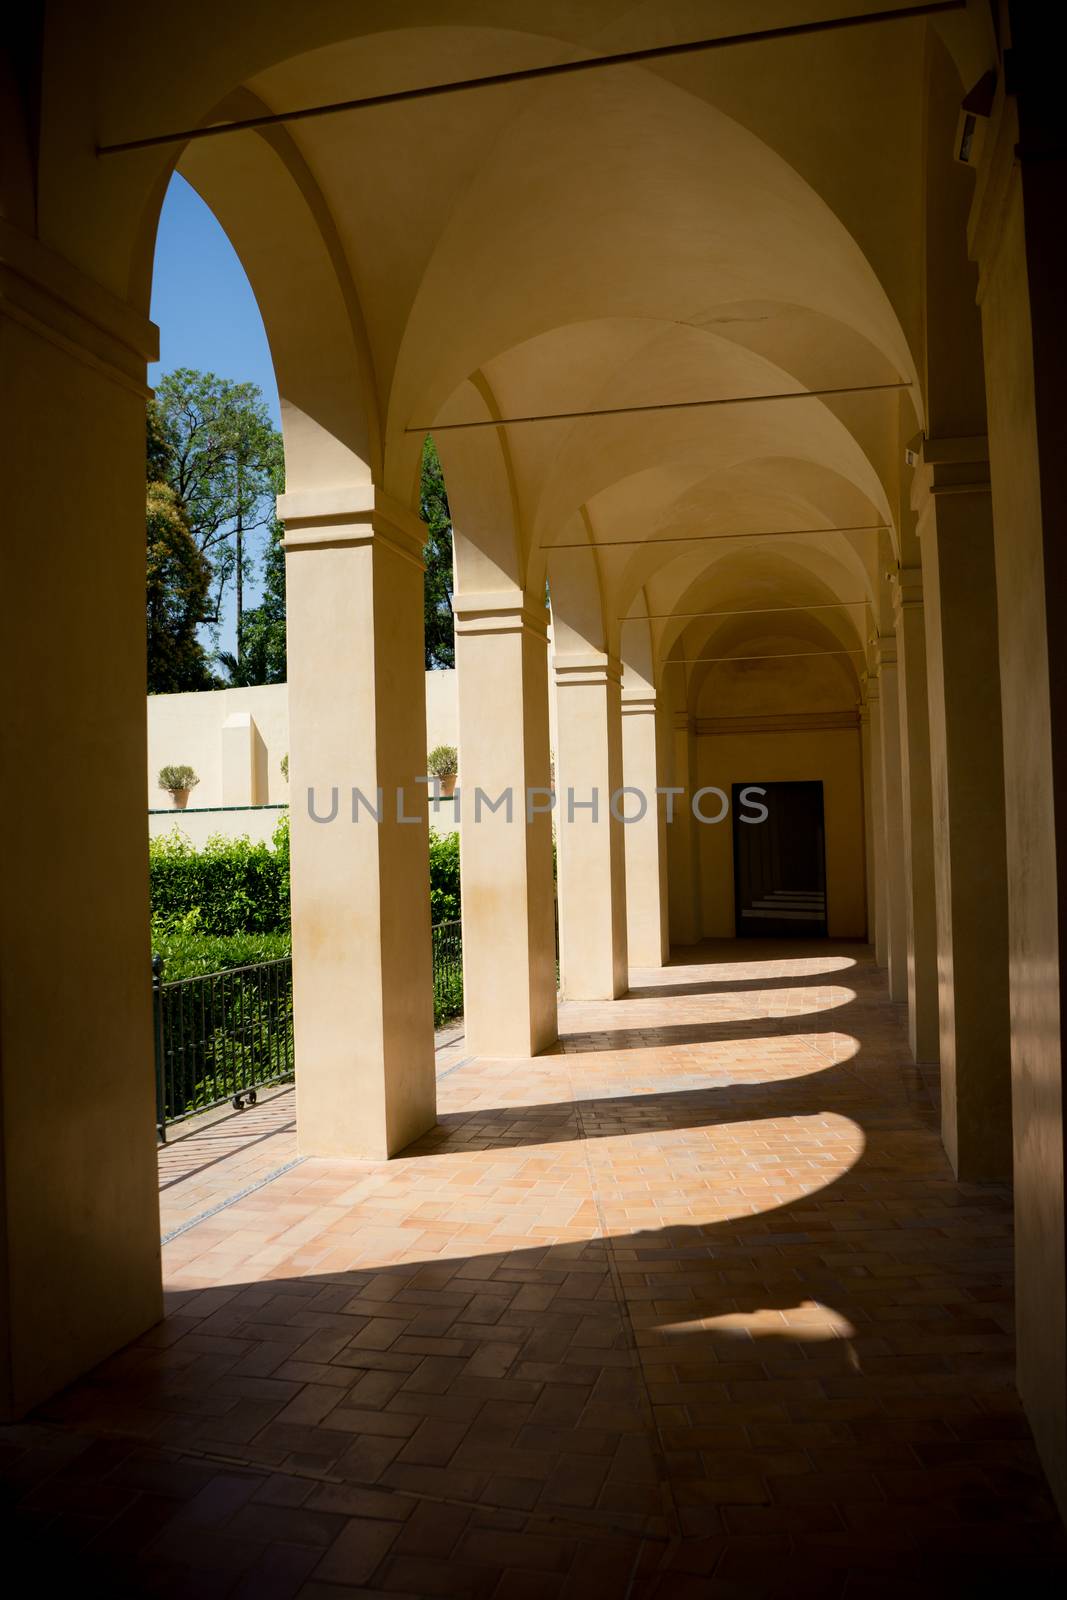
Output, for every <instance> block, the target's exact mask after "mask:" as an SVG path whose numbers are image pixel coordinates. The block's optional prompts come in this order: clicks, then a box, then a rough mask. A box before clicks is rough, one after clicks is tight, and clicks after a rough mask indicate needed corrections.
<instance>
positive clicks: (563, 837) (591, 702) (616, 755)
mask: <svg viewBox="0 0 1067 1600" xmlns="http://www.w3.org/2000/svg"><path fill="white" fill-rule="evenodd" d="M554 666H555V679H556V743H557V756H558V767H559V771H558V772H557V774H556V806H557V809H556V839H557V852H558V870H559V941H560V987H561V990H562V993H563V994H564V996H565V997H566V998H567V999H568V1000H614V999H617V997H618V996H619V995H621V994H625V993H626V989H627V985H628V973H627V952H626V861H625V844H624V841H623V831H624V830H623V824H622V823H621V822H620V821H619V820H618V816H617V815H615V814H614V812H613V809H612V804H611V801H612V796H613V795H615V794H616V791H617V790H619V789H620V788H621V787H622V716H621V707H620V681H621V676H622V669H621V667H620V664H619V662H618V661H617V660H615V659H614V658H613V657H611V656H607V655H604V654H603V653H601V652H599V651H589V652H588V653H585V654H582V655H569V656H563V657H560V656H556V658H555V662H554ZM614 809H615V811H616V812H617V811H618V810H619V802H618V800H616V805H615V808H614Z"/></svg>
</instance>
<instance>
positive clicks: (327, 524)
mask: <svg viewBox="0 0 1067 1600" xmlns="http://www.w3.org/2000/svg"><path fill="white" fill-rule="evenodd" d="M278 516H279V518H280V519H281V521H282V522H284V523H285V541H284V542H285V548H286V551H293V550H321V549H333V550H336V549H339V548H342V547H345V546H354V545H367V544H381V545H383V546H385V547H386V548H387V549H390V550H392V551H394V552H395V553H396V554H397V555H401V556H404V557H406V558H407V559H408V560H409V561H413V562H414V563H415V564H416V565H417V566H419V567H421V566H423V565H424V562H423V556H422V552H423V549H424V547H425V544H426V526H425V524H424V523H423V522H421V521H420V520H419V518H418V517H417V516H416V515H415V513H414V512H413V511H409V510H408V508H407V506H404V505H401V503H400V501H399V500H393V499H392V498H391V497H390V496H389V495H387V494H383V493H382V491H381V489H379V488H378V487H377V486H376V485H375V484H373V483H350V484H343V485H338V486H336V487H331V488H327V489H287V490H286V491H285V493H284V494H280V495H279V496H278Z"/></svg>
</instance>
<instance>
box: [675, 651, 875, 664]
mask: <svg viewBox="0 0 1067 1600" xmlns="http://www.w3.org/2000/svg"><path fill="white" fill-rule="evenodd" d="M866 654H867V652H866V650H772V651H771V653H770V655H764V656H672V658H671V659H670V660H669V661H665V662H664V663H663V665H664V666H665V667H695V666H698V665H700V666H703V665H706V664H707V663H708V662H716V661H807V660H809V659H810V657H812V656H865V655H866Z"/></svg>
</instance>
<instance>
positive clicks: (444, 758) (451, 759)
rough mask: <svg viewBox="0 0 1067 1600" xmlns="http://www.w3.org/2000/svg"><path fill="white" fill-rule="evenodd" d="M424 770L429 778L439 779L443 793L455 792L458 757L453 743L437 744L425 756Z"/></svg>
mask: <svg viewBox="0 0 1067 1600" xmlns="http://www.w3.org/2000/svg"><path fill="white" fill-rule="evenodd" d="M426 771H427V772H428V773H429V775H430V777H431V778H438V779H440V783H441V793H442V794H443V795H450V794H455V792H456V774H457V772H458V771H459V759H458V754H457V751H456V747H455V745H454V744H439V745H437V747H436V748H435V749H433V750H431V751H430V753H429V755H428V756H427V757H426Z"/></svg>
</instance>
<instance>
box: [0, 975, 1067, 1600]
mask: <svg viewBox="0 0 1067 1600" xmlns="http://www.w3.org/2000/svg"><path fill="white" fill-rule="evenodd" d="M633 982H634V985H635V987H634V988H633V990H632V991H631V993H630V995H629V997H628V998H626V999H625V1000H622V1001H617V1002H615V1003H614V1004H611V1005H607V1004H604V1005H601V1004H597V1005H592V1004H586V1005H573V1004H572V1005H568V1006H565V1007H564V1008H563V1011H562V1014H561V1025H562V1027H563V1030H564V1037H563V1042H562V1049H561V1051H560V1053H558V1054H555V1055H552V1056H546V1057H541V1058H538V1059H537V1060H535V1061H530V1062H527V1063H524V1064H519V1065H517V1064H516V1063H514V1062H507V1063H503V1062H493V1061H485V1060H478V1061H465V1060H464V1058H463V1053H462V1051H463V1046H462V1042H460V1043H459V1044H457V1045H455V1046H453V1047H452V1049H451V1050H450V1051H449V1052H446V1053H444V1054H443V1055H442V1056H440V1057H439V1061H440V1072H441V1080H440V1085H439V1092H440V1113H441V1115H440V1124H439V1126H438V1127H437V1129H436V1130H435V1131H434V1132H433V1133H432V1134H430V1135H428V1136H427V1137H426V1138H425V1139H423V1140H422V1141H421V1142H420V1143H419V1145H417V1146H416V1147H414V1148H413V1149H412V1150H410V1151H409V1152H408V1153H407V1154H406V1156H405V1157H404V1158H402V1159H400V1160H396V1161H393V1162H391V1163H389V1164H381V1165H379V1164H370V1163H366V1164H358V1163H352V1164H345V1163H340V1162H335V1161H323V1160H315V1159H309V1160H305V1161H302V1162H299V1164H296V1165H289V1163H290V1162H292V1161H294V1160H295V1159H296V1154H295V1146H294V1145H293V1144H292V1131H291V1129H289V1128H287V1127H286V1126H285V1124H286V1122H287V1121H288V1122H291V1120H292V1118H291V1098H289V1099H288V1100H287V1099H286V1098H285V1097H283V1098H281V1099H278V1100H276V1101H274V1102H273V1103H272V1104H268V1105H262V1106H260V1107H258V1108H257V1110H256V1112H254V1113H246V1117H247V1118H253V1119H259V1121H258V1122H257V1121H255V1120H252V1121H245V1120H243V1119H238V1122H237V1124H236V1125H235V1124H234V1123H233V1122H230V1123H228V1124H227V1123H223V1124H219V1125H218V1130H217V1131H214V1132H212V1131H210V1130H209V1132H208V1133H207V1134H205V1135H202V1136H200V1137H199V1138H198V1139H197V1140H195V1141H189V1142H188V1146H189V1148H186V1149H185V1150H184V1151H182V1152H181V1153H180V1154H178V1155H174V1154H173V1153H170V1154H168V1155H167V1156H165V1157H164V1159H163V1167H164V1183H165V1184H168V1185H169V1187H165V1188H164V1192H163V1198H164V1205H165V1211H166V1217H167V1219H168V1220H169V1224H170V1226H169V1227H167V1226H166V1223H165V1231H166V1232H172V1231H174V1230H175V1229H183V1230H184V1231H180V1232H178V1233H177V1234H176V1237H174V1239H173V1242H172V1243H170V1244H168V1245H167V1246H166V1248H165V1250H164V1265H165V1271H166V1276H167V1282H168V1288H169V1309H168V1317H167V1320H166V1321H165V1322H164V1323H163V1324H162V1325H161V1326H160V1327H158V1328H156V1329H154V1330H153V1331H152V1332H151V1333H149V1334H148V1335H147V1336H146V1337H145V1338H144V1339H142V1340H141V1341H140V1342H139V1343H138V1344H136V1345H135V1346H133V1347H131V1348H130V1349H128V1350H126V1351H124V1352H123V1353H122V1354H121V1355H120V1356H118V1357H116V1358H115V1359H114V1360H113V1361H111V1362H109V1363H108V1364H107V1365H106V1366H105V1367H104V1368H102V1369H100V1370H99V1371H97V1372H96V1373H94V1374H92V1375H91V1377H90V1378H88V1379H86V1380H85V1381H83V1382H82V1383H80V1384H78V1385H77V1386H76V1387H74V1388H73V1389H72V1390H70V1391H68V1392H67V1393H66V1394H64V1395H62V1396H60V1397H59V1398H58V1399H57V1400H56V1401H54V1402H52V1403H51V1404H50V1405H48V1406H47V1407H45V1408H44V1409H43V1410H42V1412H41V1414H40V1415H39V1417H38V1418H36V1419H34V1421H33V1422H32V1423H30V1424H27V1425H24V1426H22V1427H20V1428H15V1429H8V1430H6V1431H5V1434H4V1438H5V1441H6V1442H5V1444H4V1466H5V1473H6V1476H7V1477H8V1478H9V1480H11V1482H12V1483H13V1485H14V1486H15V1490H16V1493H17V1494H21V1497H22V1498H21V1501H20V1504H19V1513H18V1523H17V1527H16V1536H17V1537H18V1538H20V1539H23V1540H25V1541H27V1542H28V1544H29V1545H30V1546H31V1547H32V1554H33V1561H34V1574H35V1581H36V1582H37V1583H45V1584H46V1585H47V1581H48V1579H49V1576H57V1575H58V1576H63V1573H62V1572H61V1571H60V1569H61V1568H62V1563H63V1562H64V1561H67V1562H68V1563H69V1565H68V1568H67V1574H70V1575H74V1576H75V1581H77V1582H78V1583H79V1585H80V1586H81V1587H83V1588H84V1587H86V1586H87V1585H91V1584H92V1583H94V1582H97V1581H99V1582H104V1583H107V1584H108V1586H109V1588H110V1592H111V1593H114V1594H151V1595H156V1594H159V1595H196V1596H215V1595H232V1596H240V1597H246V1596H247V1597H253V1600H271V1597H285V1596H294V1595H295V1596H301V1597H303V1600H340V1597H342V1596H346V1595H362V1596H373V1595H388V1596H397V1595H400V1596H438V1595H450V1596H473V1597H479V1600H480V1597H486V1600H488V1597H490V1596H496V1597H503V1600H541V1597H545V1600H548V1597H556V1596H560V1597H567V1600H571V1597H578V1600H597V1597H606V1600H628V1597H633V1600H652V1597H657V1600H659V1597H664V1600H667V1597H675V1596H677V1597H688V1596H710V1597H718V1596H722V1597H729V1596H738V1597H747V1596H762V1595H768V1596H769V1595H782V1596H785V1595H788V1596H790V1597H797V1596H808V1595H820V1596H821V1595H825V1596H845V1597H848V1600H853V1597H866V1596H881V1595H887V1596H888V1595H894V1596H896V1595H900V1594H902V1593H905V1592H907V1593H909V1594H928V1593H929V1594H937V1595H939V1596H941V1597H944V1596H946V1595H962V1594H967V1595H971V1594H979V1593H985V1592H988V1588H989V1586H990V1585H991V1584H992V1583H997V1584H998V1586H1004V1585H1010V1586H1011V1587H1012V1588H1013V1589H1014V1590H1015V1591H1017V1592H1018V1591H1020V1590H1021V1591H1022V1592H1027V1591H1028V1590H1029V1592H1034V1587H1035V1586H1038V1587H1040V1588H1041V1589H1042V1590H1043V1589H1044V1587H1045V1586H1046V1585H1049V1586H1051V1584H1052V1583H1053V1582H1055V1581H1056V1580H1057V1578H1059V1579H1062V1577H1063V1576H1065V1575H1067V1566H1065V1565H1064V1554H1063V1552H1064V1543H1063V1538H1062V1534H1061V1531H1060V1526H1059V1523H1058V1521H1057V1519H1056V1516H1055V1513H1054V1511H1053V1508H1052V1506H1051V1504H1050V1501H1049V1499H1048V1495H1047V1491H1046V1489H1045V1486H1044V1482H1043V1479H1042V1475H1041V1472H1040V1469H1039V1467H1038V1465H1037V1462H1036V1458H1035V1455H1034V1451H1033V1447H1032V1444H1031V1442H1030V1438H1029V1433H1028V1430H1027V1428H1026V1425H1025V1422H1024V1420H1023V1418H1022V1416H1021V1413H1020V1410H1019V1406H1018V1402H1017V1400H1016V1397H1015V1394H1014V1391H1013V1388H1012V1338H1011V1305H1010V1287H1011V1268H1010V1207H1009V1199H1008V1196H1007V1194H1006V1193H1005V1192H1004V1191H1003V1190H1000V1189H993V1188H978V1187H973V1186H959V1185H957V1184H956V1183H955V1182H954V1181H953V1178H952V1174H951V1171H950V1169H949V1166H948V1163H947V1161H946V1159H945V1156H944V1153H943V1151H942V1149H941V1145H940V1142H939V1140H938V1137H937V1131H936V1118H935V1115H934V1113H933V1110H932V1108H931V1106H930V1103H929V1101H928V1100H927V1098H926V1092H925V1090H924V1087H923V1084H922V1081H921V1079H920V1077H919V1075H918V1073H917V1072H916V1070H915V1069H914V1068H913V1067H912V1066H911V1065H910V1064H909V1061H908V1054H907V1048H906V1043H905V1040H904V1037H903V1032H902V1027H901V1019H900V1017H899V1015H898V1012H897V1010H896V1008H894V1007H891V1006H890V1005H889V1003H888V1002H887V1000H886V998H885V992H884V986H883V983H882V979H881V977H880V976H879V975H878V974H877V973H876V972H875V971H874V970H873V968H872V966H871V965H870V962H869V959H868V957H867V955H866V952H864V951H863V950H861V949H860V948H858V947H844V946H841V947H838V946H828V945H825V944H823V945H819V946H814V945H809V946H807V948H806V951H805V950H804V949H803V947H793V950H792V951H791V952H788V951H786V952H783V951H778V950H776V949H775V948H774V947H771V946H767V945H764V946H760V945H759V944H751V945H748V946H725V947H720V948H718V949H716V948H714V947H711V946H708V947H705V948H703V949H702V950H701V951H700V952H698V953H696V955H694V956H691V957H690V959H689V960H688V961H687V962H686V963H685V964H681V963H679V964H676V965H674V966H672V967H670V968H668V969H665V970H664V971H662V972H656V973H645V974H641V973H636V974H634V975H633ZM261 1125H262V1126H261ZM226 1128H228V1129H229V1131H228V1132H224V1131H222V1130H224V1129H226ZM238 1128H240V1129H242V1130H243V1132H240V1133H239V1132H238ZM261 1134H262V1137H260V1135H261ZM194 1145H195V1146H199V1147H200V1148H192V1147H193V1146H194ZM176 1148H177V1147H176ZM279 1155H281V1157H282V1159H276V1157H277V1156H279ZM282 1168H284V1169H285V1170H281V1171H280V1175H278V1176H275V1177H273V1178H271V1179H270V1181H268V1182H267V1183H266V1184H261V1180H262V1179H263V1178H264V1177H268V1178H269V1177H270V1174H271V1173H272V1172H276V1171H279V1169H282ZM183 1171H184V1172H185V1174H186V1175H185V1176H182V1172H183ZM256 1185H261V1186H258V1187H257V1186H256ZM246 1189H250V1191H251V1192H248V1193H246V1194H245V1195H244V1197H243V1198H240V1199H238V1200H237V1201H236V1202H235V1203H233V1204H230V1205H225V1204H224V1202H225V1200H226V1199H227V1197H228V1195H230V1194H240V1193H241V1192H242V1191H244V1190H246ZM220 1205H222V1207H223V1208H222V1209H215V1208H216V1207H218V1206H220ZM203 1212H211V1213H213V1214H211V1215H208V1216H206V1217H204V1220H201V1221H195V1220H194V1219H195V1218H197V1217H199V1216H200V1215H201V1214H202V1213H203ZM190 1222H192V1223H193V1225H192V1226H188V1224H189V1223H190ZM14 1549H15V1547H14V1546H13V1545H11V1544H10V1543H8V1544H7V1545H5V1555H6V1558H7V1559H8V1560H9V1561H13V1560H14V1559H15V1556H14V1553H13V1551H14ZM52 1567H55V1568H56V1569H57V1571H56V1573H51V1571H50V1569H51V1568H52ZM65 1581H69V1576H67V1577H65Z"/></svg>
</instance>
